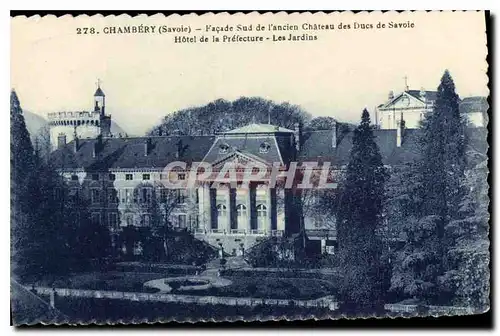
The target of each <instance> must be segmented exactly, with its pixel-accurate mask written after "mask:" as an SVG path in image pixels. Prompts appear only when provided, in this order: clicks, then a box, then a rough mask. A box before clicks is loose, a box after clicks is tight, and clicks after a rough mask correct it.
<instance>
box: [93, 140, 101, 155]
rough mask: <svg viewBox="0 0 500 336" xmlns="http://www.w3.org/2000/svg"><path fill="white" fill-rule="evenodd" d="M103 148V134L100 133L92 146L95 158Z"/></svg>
mask: <svg viewBox="0 0 500 336" xmlns="http://www.w3.org/2000/svg"><path fill="white" fill-rule="evenodd" d="M101 148H102V136H101V135H98V136H97V139H96V142H94V146H93V147H92V157H93V158H95V157H96V156H97V154H99V152H100V151H101Z"/></svg>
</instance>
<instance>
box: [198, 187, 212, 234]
mask: <svg viewBox="0 0 500 336" xmlns="http://www.w3.org/2000/svg"><path fill="white" fill-rule="evenodd" d="M198 192H199V193H200V194H201V195H199V203H198V213H199V215H200V221H202V223H203V224H204V227H203V229H204V230H205V232H209V231H210V229H211V228H212V227H211V226H212V225H211V224H212V219H211V217H212V216H211V215H212V211H211V209H212V206H211V197H210V185H209V184H208V183H204V184H203V185H201V186H199V187H198Z"/></svg>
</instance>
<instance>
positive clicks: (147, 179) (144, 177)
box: [142, 174, 151, 181]
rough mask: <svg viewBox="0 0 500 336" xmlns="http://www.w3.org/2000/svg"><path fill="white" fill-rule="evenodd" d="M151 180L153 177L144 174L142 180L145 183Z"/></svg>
mask: <svg viewBox="0 0 500 336" xmlns="http://www.w3.org/2000/svg"><path fill="white" fill-rule="evenodd" d="M150 178H151V175H149V174H142V179H143V180H144V181H149V179H150Z"/></svg>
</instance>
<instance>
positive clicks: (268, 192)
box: [265, 188, 273, 235]
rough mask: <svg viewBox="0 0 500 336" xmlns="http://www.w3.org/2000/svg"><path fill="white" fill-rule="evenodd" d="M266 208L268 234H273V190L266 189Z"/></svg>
mask: <svg viewBox="0 0 500 336" xmlns="http://www.w3.org/2000/svg"><path fill="white" fill-rule="evenodd" d="M266 206H267V218H266V220H267V223H266V228H265V230H266V231H267V234H268V235H270V234H271V230H272V223H273V211H272V206H273V201H272V189H271V188H267V189H266Z"/></svg>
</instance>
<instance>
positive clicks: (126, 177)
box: [125, 174, 134, 181]
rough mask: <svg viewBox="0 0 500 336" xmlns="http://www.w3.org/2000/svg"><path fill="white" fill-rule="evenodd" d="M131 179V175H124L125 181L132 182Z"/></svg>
mask: <svg viewBox="0 0 500 336" xmlns="http://www.w3.org/2000/svg"><path fill="white" fill-rule="evenodd" d="M133 179H134V177H133V176H132V174H125V180H127V181H132V180H133Z"/></svg>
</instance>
